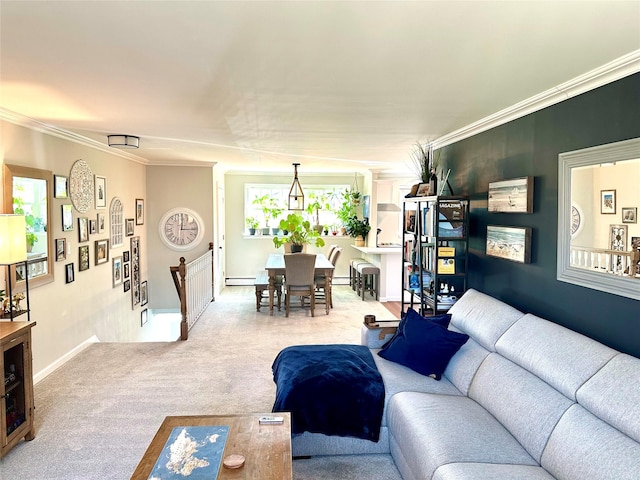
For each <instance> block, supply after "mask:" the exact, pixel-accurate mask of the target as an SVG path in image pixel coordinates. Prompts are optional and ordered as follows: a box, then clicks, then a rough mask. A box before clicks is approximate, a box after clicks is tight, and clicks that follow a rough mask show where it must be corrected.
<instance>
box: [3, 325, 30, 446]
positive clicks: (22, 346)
mask: <svg viewBox="0 0 640 480" xmlns="http://www.w3.org/2000/svg"><path fill="white" fill-rule="evenodd" d="M35 325H36V322H0V347H1V348H0V350H2V354H1V355H0V372H2V374H3V382H2V384H0V416H1V418H0V458H2V457H4V456H5V455H6V454H7V453H8V452H9V450H11V449H12V448H13V447H14V446H15V445H16V444H17V443H18V442H20V440H22V439H23V438H24V439H25V440H27V441H29V440H33V439H34V438H35V428H34V426H33V410H34V406H33V365H32V362H33V360H32V356H31V329H32V328H33V327H34V326H35Z"/></svg>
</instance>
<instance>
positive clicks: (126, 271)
mask: <svg viewBox="0 0 640 480" xmlns="http://www.w3.org/2000/svg"><path fill="white" fill-rule="evenodd" d="M122 266H123V274H124V278H129V276H130V275H131V270H129V269H130V268H131V267H130V266H129V264H128V263H125V264H123V265H122Z"/></svg>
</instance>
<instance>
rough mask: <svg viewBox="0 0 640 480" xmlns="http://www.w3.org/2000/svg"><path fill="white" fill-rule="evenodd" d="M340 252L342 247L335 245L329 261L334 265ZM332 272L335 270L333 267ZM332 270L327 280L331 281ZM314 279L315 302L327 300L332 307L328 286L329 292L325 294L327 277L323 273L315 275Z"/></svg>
mask: <svg viewBox="0 0 640 480" xmlns="http://www.w3.org/2000/svg"><path fill="white" fill-rule="evenodd" d="M341 253H342V247H338V246H336V248H334V249H333V252H331V254H330V256H329V261H330V262H331V264H332V265H333V266H334V267H335V266H336V263H338V258H340V254H341ZM333 272H335V269H334V271H333ZM333 272H331V274H330V275H329V280H328V281H329V282H331V281H332V279H333ZM314 281H315V282H316V303H323V302H328V303H329V308H333V298H332V296H331V288H329V293H328V294H327V278H325V276H324V275H317V276H316V277H315V278H314ZM318 299H320V301H318Z"/></svg>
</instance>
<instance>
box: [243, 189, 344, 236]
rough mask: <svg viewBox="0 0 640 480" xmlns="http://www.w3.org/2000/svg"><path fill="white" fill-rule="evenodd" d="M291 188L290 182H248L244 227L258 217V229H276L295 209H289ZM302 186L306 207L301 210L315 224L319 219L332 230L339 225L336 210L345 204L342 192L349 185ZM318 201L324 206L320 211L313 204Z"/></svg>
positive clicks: (245, 193)
mask: <svg viewBox="0 0 640 480" xmlns="http://www.w3.org/2000/svg"><path fill="white" fill-rule="evenodd" d="M290 188H291V185H290V184H288V185H274V184H245V187H244V218H245V220H246V221H245V228H246V229H248V228H249V227H250V222H249V221H248V220H249V219H255V221H257V222H258V228H267V227H270V228H277V227H278V224H279V223H280V220H281V219H283V218H285V217H286V216H287V215H288V214H289V213H291V212H293V211H289V210H287V197H288V195H289V189H290ZM303 188H304V196H305V198H304V200H305V201H304V205H305V210H304V211H302V212H298V213H301V214H302V216H303V217H305V218H306V219H307V220H309V221H310V222H311V224H312V225H316V223H317V222H319V224H320V225H324V226H327V227H328V228H329V229H331V228H332V227H336V228H337V227H338V226H339V224H340V221H339V220H338V218H337V217H336V212H337V210H338V209H339V208H340V205H341V204H342V194H343V193H344V192H345V191H346V190H347V188H349V185H309V186H304V187H303ZM315 200H318V203H319V204H321V205H322V208H320V209H318V211H317V214H316V211H315V210H314V209H312V208H311V207H310V205H312V204H313V203H314V201H315ZM327 207H329V208H327ZM246 231H247V230H245V232H246Z"/></svg>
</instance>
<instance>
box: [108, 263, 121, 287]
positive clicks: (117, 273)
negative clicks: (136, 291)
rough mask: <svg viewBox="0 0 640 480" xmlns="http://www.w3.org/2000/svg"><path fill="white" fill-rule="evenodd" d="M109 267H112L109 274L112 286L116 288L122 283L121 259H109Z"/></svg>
mask: <svg viewBox="0 0 640 480" xmlns="http://www.w3.org/2000/svg"><path fill="white" fill-rule="evenodd" d="M111 266H112V267H113V269H112V272H111V276H112V279H113V286H114V287H117V286H118V285H120V284H121V283H122V257H120V256H118V257H113V258H112V259H111Z"/></svg>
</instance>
